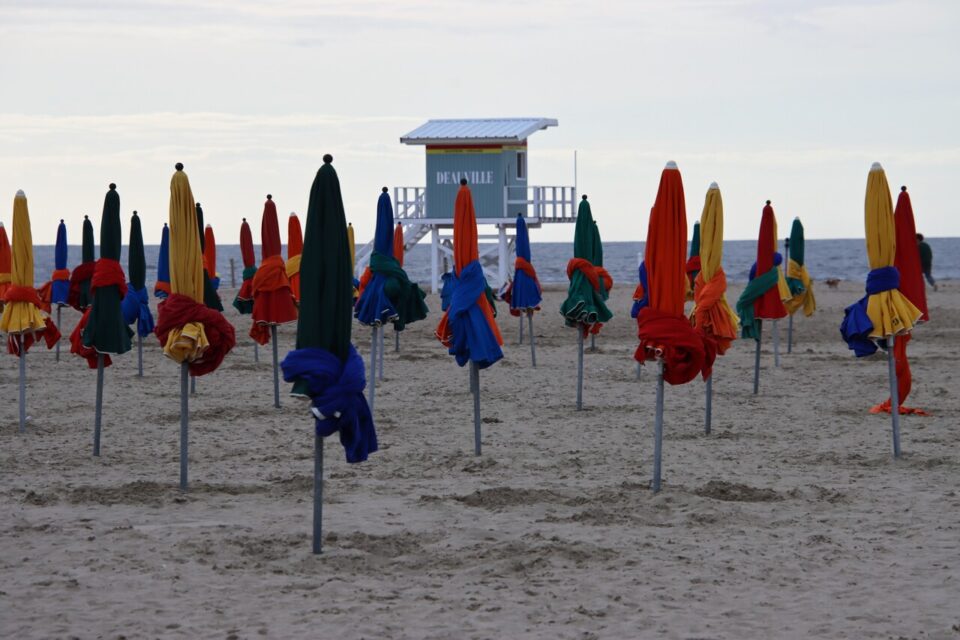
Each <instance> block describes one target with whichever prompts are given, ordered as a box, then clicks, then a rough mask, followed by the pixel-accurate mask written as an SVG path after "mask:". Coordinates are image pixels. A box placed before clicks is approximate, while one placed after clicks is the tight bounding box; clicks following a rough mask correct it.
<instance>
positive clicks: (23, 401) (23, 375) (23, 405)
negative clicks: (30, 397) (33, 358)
mask: <svg viewBox="0 0 960 640" xmlns="http://www.w3.org/2000/svg"><path fill="white" fill-rule="evenodd" d="M24 342H25V340H24V339H23V334H22V333H21V334H20V433H24V432H25V431H26V430H27V352H26V350H25V349H24V348H23V343H24ZM57 345H58V346H59V345H60V342H59V341H58V342H57Z"/></svg>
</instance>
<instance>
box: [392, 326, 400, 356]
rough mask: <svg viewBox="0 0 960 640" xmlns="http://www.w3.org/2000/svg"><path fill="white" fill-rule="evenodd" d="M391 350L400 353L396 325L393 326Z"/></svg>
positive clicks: (398, 334)
mask: <svg viewBox="0 0 960 640" xmlns="http://www.w3.org/2000/svg"><path fill="white" fill-rule="evenodd" d="M393 351H394V352H395V353H400V332H399V331H397V328H396V327H394V328H393Z"/></svg>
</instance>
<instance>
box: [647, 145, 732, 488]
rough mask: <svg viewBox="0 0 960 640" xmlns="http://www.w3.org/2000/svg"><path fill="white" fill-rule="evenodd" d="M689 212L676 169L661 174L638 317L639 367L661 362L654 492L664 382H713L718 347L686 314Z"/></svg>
mask: <svg viewBox="0 0 960 640" xmlns="http://www.w3.org/2000/svg"><path fill="white" fill-rule="evenodd" d="M686 249H687V210H686V203H685V201H684V195H683V180H682V178H681V176H680V170H679V169H678V168H677V165H676V163H674V162H668V163H667V165H666V167H664V169H663V172H662V173H661V174H660V186H659V188H658V189H657V198H656V200H655V201H654V204H653V210H652V211H651V213H650V221H649V225H648V228H647V241H646V245H645V255H644V263H645V265H646V268H647V281H648V283H649V293H648V297H649V300H650V303H649V304H648V305H647V306H646V307H644V308H642V309H641V310H640V313H639V314H638V315H637V327H638V337H639V338H640V344H639V346H638V347H637V350H636V353H635V354H634V358H635V359H636V360H637V362H640V363H644V362H645V361H647V360H655V361H656V362H657V403H656V416H655V423H654V464H653V483H652V488H653V490H654V491H659V490H660V467H661V465H660V462H661V448H662V447H661V445H662V439H663V403H664V386H663V383H664V381H666V382H669V383H670V384H672V385H676V384H686V383H687V382H690V381H691V380H693V379H694V378H695V377H696V376H697V375H698V374H701V375H702V376H703V378H704V379H705V380H706V379H707V378H709V376H710V372H711V367H712V365H713V358H714V355H715V346H714V345H713V343H712V342H711V341H710V340H709V339H705V336H704V334H703V333H702V332H698V331H695V330H694V328H693V327H692V326H691V324H690V321H689V319H687V318H686V316H685V315H684V312H683V305H684V301H685V300H686V292H687V288H688V286H689V285H688V280H687V273H686V263H687V260H686Z"/></svg>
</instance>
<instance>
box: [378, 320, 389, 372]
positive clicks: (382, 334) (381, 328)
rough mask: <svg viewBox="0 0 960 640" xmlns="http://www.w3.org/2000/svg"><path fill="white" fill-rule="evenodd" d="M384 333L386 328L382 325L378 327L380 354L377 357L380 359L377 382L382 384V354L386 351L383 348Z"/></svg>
mask: <svg viewBox="0 0 960 640" xmlns="http://www.w3.org/2000/svg"><path fill="white" fill-rule="evenodd" d="M386 333H387V330H386V327H385V326H384V325H380V353H379V354H378V356H377V357H378V358H379V359H380V371H379V373H378V374H377V380H379V381H380V382H383V352H384V351H386V349H385V348H384V346H383V345H384V341H385V340H384V337H383V336H384V335H386Z"/></svg>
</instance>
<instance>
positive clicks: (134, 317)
mask: <svg viewBox="0 0 960 640" xmlns="http://www.w3.org/2000/svg"><path fill="white" fill-rule="evenodd" d="M127 275H129V276H130V281H129V283H128V284H127V295H126V296H125V297H124V299H123V303H122V304H121V309H122V310H123V320H124V322H126V323H127V324H133V323H134V322H136V323H137V335H139V336H140V337H146V336H148V335H150V334H151V333H153V327H154V324H153V314H152V313H151V312H150V294H149V293H147V283H146V280H147V258H146V256H145V255H144V252H143V230H142V229H141V228H140V216H138V215H137V212H136V211H134V212H133V216H132V217H131V218H130V246H129V248H128V253H127Z"/></svg>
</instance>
